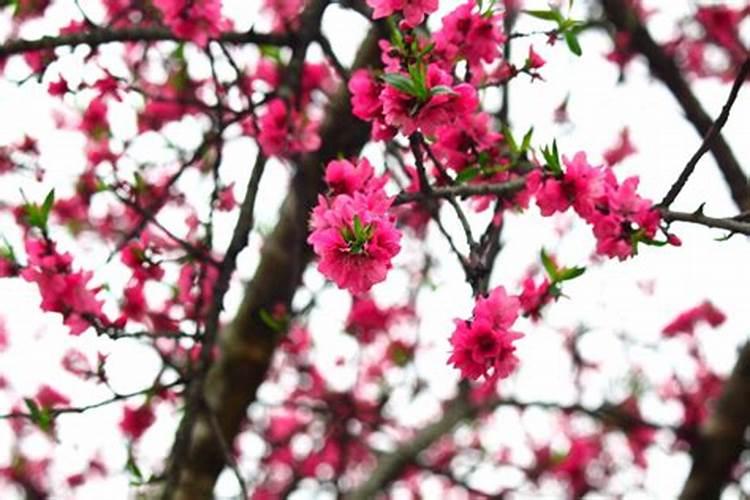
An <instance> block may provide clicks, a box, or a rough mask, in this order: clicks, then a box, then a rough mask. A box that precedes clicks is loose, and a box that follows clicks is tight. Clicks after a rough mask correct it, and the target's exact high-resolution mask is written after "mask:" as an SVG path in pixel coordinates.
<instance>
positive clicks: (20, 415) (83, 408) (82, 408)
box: [0, 379, 185, 420]
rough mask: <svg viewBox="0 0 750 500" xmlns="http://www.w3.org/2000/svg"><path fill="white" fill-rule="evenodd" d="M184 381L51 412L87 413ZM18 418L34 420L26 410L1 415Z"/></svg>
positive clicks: (57, 408)
mask: <svg viewBox="0 0 750 500" xmlns="http://www.w3.org/2000/svg"><path fill="white" fill-rule="evenodd" d="M184 383H185V381H184V380H182V379H180V380H175V381H174V382H171V383H169V384H164V385H161V384H160V383H158V382H157V383H155V384H154V385H152V386H151V387H147V388H146V389H141V390H139V391H133V392H128V393H124V394H115V395H114V396H112V397H111V398H107V399H104V400H102V401H98V402H96V403H92V404H89V405H84V406H66V407H55V408H50V409H49V414H50V416H51V417H52V418H55V417H57V416H59V415H65V414H69V413H85V412H87V411H89V410H94V409H96V408H101V407H103V406H107V405H111V404H113V403H117V402H119V401H124V400H126V399H130V398H134V397H136V396H143V395H145V394H153V393H156V392H158V391H160V390H162V389H171V388H173V387H177V386H178V385H182V384H184ZM17 418H21V419H26V420H32V416H31V414H30V413H25V412H11V413H5V414H2V415H0V420H11V419H17Z"/></svg>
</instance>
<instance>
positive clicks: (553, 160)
mask: <svg viewBox="0 0 750 500" xmlns="http://www.w3.org/2000/svg"><path fill="white" fill-rule="evenodd" d="M542 156H544V161H545V162H546V163H547V168H548V169H549V170H550V171H551V172H552V173H553V174H555V176H557V177H559V176H561V175H562V174H563V171H562V165H561V164H560V153H559V152H558V151H557V141H556V140H555V141H553V142H552V147H551V148H550V147H549V146H546V147H543V148H542Z"/></svg>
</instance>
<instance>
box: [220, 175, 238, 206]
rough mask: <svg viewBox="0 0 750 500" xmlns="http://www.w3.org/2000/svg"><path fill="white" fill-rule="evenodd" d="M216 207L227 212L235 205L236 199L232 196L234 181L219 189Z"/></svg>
mask: <svg viewBox="0 0 750 500" xmlns="http://www.w3.org/2000/svg"><path fill="white" fill-rule="evenodd" d="M217 201H218V203H217V205H216V208H218V209H219V210H221V211H223V212H229V211H230V210H232V209H234V208H235V207H236V206H237V199H236V198H235V197H234V182H232V183H230V184H229V185H227V186H224V187H223V188H222V189H221V190H220V191H219V199H218V200H217Z"/></svg>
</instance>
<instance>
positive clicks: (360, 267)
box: [307, 192, 401, 293]
mask: <svg viewBox="0 0 750 500" xmlns="http://www.w3.org/2000/svg"><path fill="white" fill-rule="evenodd" d="M389 206H390V200H387V199H385V198H384V196H383V195H382V194H380V193H378V192H375V193H367V194H361V193H355V194H354V196H348V195H339V196H336V197H335V198H333V201H332V202H330V203H329V202H328V200H326V199H325V198H323V197H321V198H320V201H319V203H318V206H317V207H316V208H315V210H314V211H313V216H312V219H311V224H312V227H313V232H312V233H311V234H310V237H309V238H308V240H307V241H308V243H310V244H311V245H312V246H313V250H314V251H315V253H316V254H317V255H318V257H320V261H319V263H318V270H320V272H321V273H323V275H325V276H326V277H328V278H329V279H331V280H333V281H334V282H335V283H336V284H337V285H338V286H339V287H340V288H345V289H347V290H349V291H350V292H352V293H364V292H366V291H368V290H369V289H370V287H372V285H374V284H375V283H379V282H381V281H383V280H384V279H385V277H386V274H387V273H388V270H389V269H390V268H391V267H392V265H391V259H392V258H393V257H394V256H395V255H396V254H397V253H398V251H399V249H400V245H399V240H400V239H401V233H400V232H399V231H398V230H397V229H396V227H395V225H394V221H393V217H392V216H390V215H388V214H387V209H388V207H389Z"/></svg>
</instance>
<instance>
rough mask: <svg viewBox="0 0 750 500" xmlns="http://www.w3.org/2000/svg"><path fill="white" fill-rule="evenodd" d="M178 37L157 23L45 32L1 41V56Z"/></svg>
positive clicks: (288, 37) (245, 39)
mask: <svg viewBox="0 0 750 500" xmlns="http://www.w3.org/2000/svg"><path fill="white" fill-rule="evenodd" d="M217 40H218V41H220V42H223V43H228V44H237V45H243V44H248V43H251V44H258V45H277V46H282V45H291V44H293V43H294V41H295V40H296V37H295V36H294V35H293V34H275V33H258V32H256V31H254V30H250V31H246V32H229V33H223V34H221V35H220V36H219V37H218V38H217ZM161 41H180V38H179V37H177V36H176V35H175V34H174V33H172V32H171V31H170V30H169V29H167V28H163V27H159V26H148V27H133V28H98V29H94V30H90V31H85V32H82V33H71V34H68V35H59V36H44V37H42V38H38V39H36V40H9V41H6V42H5V43H3V44H0V58H4V57H8V56H12V55H15V54H23V53H26V52H33V51H36V50H51V49H56V48H58V47H76V46H78V45H88V46H89V47H97V46H99V45H105V44H108V43H114V42H161Z"/></svg>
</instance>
